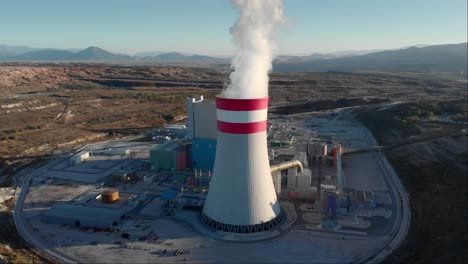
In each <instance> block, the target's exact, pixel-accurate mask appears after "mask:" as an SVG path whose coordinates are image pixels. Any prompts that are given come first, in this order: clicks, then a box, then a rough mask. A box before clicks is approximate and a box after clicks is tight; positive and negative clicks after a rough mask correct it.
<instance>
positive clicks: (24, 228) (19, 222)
mask: <svg viewBox="0 0 468 264" xmlns="http://www.w3.org/2000/svg"><path fill="white" fill-rule="evenodd" d="M31 178H32V175H31V174H29V175H28V176H25V177H24V178H23V180H22V183H21V193H20V195H19V196H18V198H17V200H16V205H15V209H14V211H13V220H14V222H15V225H16V229H17V230H18V233H19V234H20V235H21V237H23V239H24V240H25V241H26V242H27V243H28V244H29V245H31V246H32V247H35V248H37V249H38V250H40V251H43V252H45V253H46V254H48V255H50V256H52V257H54V258H56V259H58V260H59V261H61V262H64V263H82V262H83V261H80V260H79V259H77V258H73V257H70V256H69V255H67V254H65V253H63V252H61V251H59V250H57V249H55V248H53V247H51V246H50V245H48V244H47V242H45V241H43V240H42V239H40V238H38V237H37V236H35V234H34V233H33V231H32V230H31V227H30V226H29V225H28V224H27V223H25V222H26V221H25V219H24V217H23V216H22V212H23V205H24V201H25V200H26V196H27V195H28V192H29V185H30V181H31Z"/></svg>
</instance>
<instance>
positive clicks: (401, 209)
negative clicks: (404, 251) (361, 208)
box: [361, 127, 411, 263]
mask: <svg viewBox="0 0 468 264" xmlns="http://www.w3.org/2000/svg"><path fill="white" fill-rule="evenodd" d="M363 129H364V131H365V132H366V134H367V136H368V138H369V140H370V141H371V142H372V144H373V145H377V142H376V141H375V138H374V137H373V136H372V134H371V133H370V131H369V130H368V129H367V128H364V127H363ZM375 154H376V157H377V161H378V163H379V166H380V167H381V168H382V169H383V172H384V176H385V177H384V180H385V182H386V183H387V185H388V186H389V189H390V190H391V196H392V198H393V204H392V205H394V208H393V210H394V211H395V212H396V219H395V222H394V225H393V228H392V232H391V233H390V238H391V239H390V240H389V242H388V243H387V244H386V245H385V246H384V247H383V248H382V249H380V250H377V251H376V252H375V254H373V255H372V256H370V257H368V258H366V259H363V260H362V261H361V262H366V263H377V262H381V261H383V260H384V259H385V258H386V257H388V256H389V255H390V254H392V253H393V252H394V251H395V250H396V249H397V248H398V247H399V246H400V245H401V243H402V242H403V241H404V239H405V237H406V235H407V234H408V230H409V226H410V222H411V211H410V204H409V198H408V195H407V193H406V191H405V189H404V187H403V185H402V184H401V182H400V180H399V178H398V175H397V174H396V173H395V171H394V170H393V167H392V166H391V165H390V163H389V162H388V160H387V158H386V157H385V155H384V154H383V153H382V152H381V151H378V152H377V153H375Z"/></svg>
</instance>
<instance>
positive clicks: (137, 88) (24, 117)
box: [0, 63, 467, 262]
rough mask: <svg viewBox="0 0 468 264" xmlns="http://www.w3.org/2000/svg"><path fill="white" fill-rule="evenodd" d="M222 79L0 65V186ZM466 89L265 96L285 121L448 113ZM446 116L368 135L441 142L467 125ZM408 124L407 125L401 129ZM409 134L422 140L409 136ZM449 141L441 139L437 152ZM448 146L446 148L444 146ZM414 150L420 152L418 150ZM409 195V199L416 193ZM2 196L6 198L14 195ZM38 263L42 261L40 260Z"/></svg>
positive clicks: (352, 85)
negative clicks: (340, 113) (414, 106)
mask: <svg viewBox="0 0 468 264" xmlns="http://www.w3.org/2000/svg"><path fill="white" fill-rule="evenodd" d="M228 74H229V69H224V68H222V69H216V68H187V67H182V66H181V67H173V66H170V67H169V66H168V67H149V66H148V67H143V66H141V67H136V66H114V65H99V64H92V65H85V64H19V63H15V64H3V65H0V184H1V185H2V186H4V187H5V188H8V187H10V186H12V185H15V183H16V182H17V181H15V180H13V179H12V178H11V175H14V174H15V173H16V172H18V171H21V170H22V169H24V168H28V167H31V166H34V165H37V164H40V162H41V161H42V160H44V159H46V158H47V156H48V155H53V154H57V153H60V152H61V151H68V150H70V149H72V148H75V147H76V146H78V145H80V144H83V143H86V142H92V141H101V140H104V139H110V138H114V137H120V136H125V135H131V134H135V133H138V132H142V131H145V130H148V129H150V128H153V127H156V126H162V125H166V124H169V123H172V122H176V121H178V120H183V119H184V117H185V99H186V98H187V97H189V96H194V95H199V94H203V95H205V97H208V98H214V97H215V96H216V95H217V94H219V93H220V91H221V89H222V88H223V87H224V86H225V85H226V81H227V79H228ZM466 85H467V82H466V80H458V79H456V78H452V77H450V76H431V75H422V74H412V73H407V74H398V75H397V74H386V73H344V72H329V73H291V74H272V75H271V80H270V97H271V102H272V105H274V106H276V109H272V111H277V112H280V111H286V112H284V113H298V112H309V111H323V110H332V109H337V108H348V107H352V108H356V109H361V110H366V109H374V108H376V107H377V108H379V107H380V108H382V109H385V107H389V109H399V108H392V104H397V105H398V104H400V103H417V102H421V101H424V102H427V103H428V104H429V105H433V104H439V103H440V104H442V105H444V104H445V106H444V107H445V108H449V107H448V106H450V105H452V103H453V102H455V101H456V100H458V101H457V102H460V100H465V102H466ZM444 102H445V103H444ZM446 102H448V103H446ZM403 105H405V104H403ZM442 108H443V107H441V109H442ZM445 108H443V109H442V110H440V111H439V112H437V111H435V110H434V111H431V112H432V115H429V114H428V115H427V116H421V117H418V120H419V121H421V120H423V119H424V120H426V119H427V120H429V121H430V122H425V121H424V122H423V121H421V122H418V123H417V124H416V123H415V126H414V127H411V128H410V129H409V130H408V131H406V129H401V131H400V130H399V129H400V127H403V128H405V127H406V126H405V123H402V122H403V121H401V122H400V121H398V123H397V124H398V125H399V126H398V127H396V128H395V130H390V129H387V130H386V131H392V132H391V133H390V134H389V135H387V134H385V135H382V136H380V134H379V132H378V131H377V132H375V131H374V130H373V132H375V133H376V134H377V135H376V136H377V139H378V140H379V141H382V140H385V139H387V140H388V141H389V142H395V143H396V142H398V141H395V140H397V139H398V138H402V136H401V135H400V133H403V132H402V131H406V132H404V133H410V134H405V135H406V136H408V135H409V136H414V135H417V136H420V137H424V136H438V135H439V134H438V132H437V129H440V128H443V130H444V131H443V133H447V136H448V134H450V133H452V132H454V131H457V130H459V126H457V125H456V124H453V123H450V122H445V121H444V120H446V119H447V118H448V119H447V120H451V121H457V120H458V121H460V120H464V119H466V110H464V111H465V112H463V111H461V112H460V111H459V112H457V113H452V114H448V115H446V112H447V111H446V110H447V109H445ZM371 112H373V111H371ZM383 113H386V111H383ZM392 115H395V113H392ZM413 116H414V115H413ZM370 118H371V119H372V118H379V117H370ZM383 118H387V119H388V120H387V119H384V120H386V121H385V122H387V121H388V122H390V123H389V124H393V123H391V122H392V119H391V117H385V115H384V117H383ZM406 119H407V120H406ZM413 119H414V118H413ZM413 119H411V118H409V117H408V118H405V120H406V121H405V122H410V121H411V120H413ZM372 120H374V121H372V122H374V123H375V124H380V123H382V122H381V121H378V119H372ZM465 121H466V120H465ZM367 125H368V126H369V127H370V128H371V129H372V127H371V126H370V125H369V124H367ZM429 128H430V129H429ZM452 128H453V129H452ZM413 130H414V131H416V130H417V131H419V132H418V133H417V134H414V135H413V134H411V133H413V132H414V131H413ZM452 130H453V131H452ZM436 132H437V133H436ZM427 133H429V134H427ZM443 133H442V134H443ZM443 135H445V134H443ZM406 136H405V137H406ZM454 136H458V135H454ZM438 140H443V139H438ZM438 140H435V141H434V142H438ZM457 140H459V138H456V139H454V141H449V142H451V143H450V144H455V145H457V144H458V143H453V142H458V141H457ZM387 143H388V142H387ZM446 143H447V142H445V141H442V142H441V143H437V144H440V145H445V144H446ZM465 143H466V142H465ZM421 144H423V145H424V144H426V143H421ZM431 144H435V143H431ZM450 144H449V145H446V146H451V145H450ZM415 146H416V145H415ZM415 146H412V147H411V148H415ZM402 148H406V147H402ZM421 148H422V149H423V150H424V151H425V147H421ZM395 149H396V148H395ZM392 151H393V149H392ZM412 151H416V149H414V150H412ZM450 151H452V149H451V147H447V150H446V152H450ZM395 153H400V154H401V155H402V156H401V157H400V156H398V155H396V154H395V155H393V156H392V155H390V154H389V155H390V159H391V161H392V162H395V161H397V160H398V158H399V157H400V159H406V160H405V161H406V162H407V166H409V167H408V168H413V167H411V166H413V165H414V164H416V165H418V164H419V159H415V158H414V157H416V155H415V154H414V153H412V152H410V151H409V150H408V151H402V152H395ZM421 153H424V152H421ZM437 153H438V152H437ZM422 155H423V156H425V155H424V154H422ZM447 155H448V154H447ZM454 155H455V154H454ZM457 155H459V154H456V155H455V156H456V157H457V158H461V159H463V154H460V155H461V156H457ZM455 156H450V155H449V156H447V159H448V160H450V159H453V158H454V157H455ZM408 157H409V158H408ZM464 157H465V159H466V156H464ZM434 159H436V158H434ZM402 164H406V163H402ZM418 166H419V165H418ZM402 168H403V171H402V169H398V168H397V170H398V173H399V175H400V176H401V177H402V178H403V179H404V181H405V184H407V182H406V180H405V177H409V176H405V170H406V169H405V167H402ZM411 170H412V169H408V171H411ZM452 172H453V171H449V172H447V175H448V176H447V177H452V176H453V175H454V174H453V173H452ZM444 175H445V174H444ZM407 188H408V190H409V191H410V193H411V194H412V191H413V190H411V188H410V187H407ZM419 191H421V190H419ZM444 191H445V189H444ZM5 197H6V198H8V197H11V194H8V195H6V196H5ZM440 197H441V198H440V199H442V200H443V199H445V197H446V196H444V195H443V194H442V193H441V194H440ZM458 197H459V196H457V198H458ZM465 208H466V206H465ZM3 211H4V212H5V210H3ZM2 217H3V220H4V221H10V220H9V218H8V217H9V214H8V213H5V214H3V215H2ZM3 220H2V221H3ZM453 228H455V227H453ZM412 232H414V229H412ZM1 234H4V233H3V232H2V233H1ZM1 239H2V240H1V241H3V243H4V246H6V245H10V246H9V248H10V249H11V250H12V251H8V250H7V251H8V252H10V253H11V252H13V253H11V254H13V255H14V254H15V252H16V253H18V254H19V257H20V258H21V257H25V258H27V259H34V258H35V256H36V257H37V254H36V253H35V252H34V251H32V252H30V251H28V250H26V249H25V248H27V247H23V248H22V247H12V246H11V245H13V244H12V243H13V242H8V241H10V238H8V237H2V238H1ZM408 241H410V240H408ZM408 243H409V242H408ZM411 246H413V247H414V246H415V245H413V244H411ZM4 252H6V251H2V252H0V255H2V256H5V254H6V253H4ZM28 252H29V253H28ZM402 252H403V251H402ZM415 252H417V251H415ZM10 253H8V254H10ZM11 254H10V255H11ZM28 254H31V255H29V256H28ZM399 254H400V255H401V254H404V253H399ZM405 256H406V255H401V257H400V259H405ZM410 259H411V258H410ZM414 259H415V258H414ZM35 261H36V262H47V261H46V260H44V259H43V260H40V259H39V258H38V259H37V260H35Z"/></svg>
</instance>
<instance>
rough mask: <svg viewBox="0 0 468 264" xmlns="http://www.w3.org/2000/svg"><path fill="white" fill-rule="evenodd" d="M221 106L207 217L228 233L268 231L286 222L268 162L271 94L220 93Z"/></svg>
mask: <svg viewBox="0 0 468 264" xmlns="http://www.w3.org/2000/svg"><path fill="white" fill-rule="evenodd" d="M216 109H217V110H216V111H217V112H216V114H217V122H218V137H217V140H218V141H217V147H216V159H215V165H214V170H213V177H212V180H211V184H210V188H209V192H208V196H207V198H206V202H205V206H204V208H203V212H202V220H203V222H204V223H205V224H207V225H208V226H210V227H212V228H215V229H217V230H222V231H227V232H237V233H249V232H257V231H264V230H268V229H270V228H272V227H274V226H275V225H276V224H278V223H279V222H280V221H281V208H280V205H279V202H278V200H277V197H276V193H275V189H274V186H273V180H272V178H271V172H270V163H269V160H268V149H267V134H266V129H267V121H266V120H267V111H268V97H265V98H257V99H229V98H222V97H217V98H216Z"/></svg>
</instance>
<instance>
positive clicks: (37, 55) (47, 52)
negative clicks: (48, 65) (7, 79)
mask: <svg viewBox="0 0 468 264" xmlns="http://www.w3.org/2000/svg"><path fill="white" fill-rule="evenodd" d="M74 54H75V53H73V52H71V51H68V50H58V49H42V50H36V51H31V52H28V53H24V54H19V55H16V56H12V57H11V58H9V59H8V58H7V59H8V60H14V61H61V60H70V58H72V57H73V55H74Z"/></svg>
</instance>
